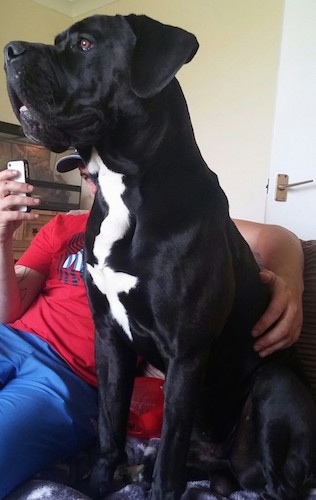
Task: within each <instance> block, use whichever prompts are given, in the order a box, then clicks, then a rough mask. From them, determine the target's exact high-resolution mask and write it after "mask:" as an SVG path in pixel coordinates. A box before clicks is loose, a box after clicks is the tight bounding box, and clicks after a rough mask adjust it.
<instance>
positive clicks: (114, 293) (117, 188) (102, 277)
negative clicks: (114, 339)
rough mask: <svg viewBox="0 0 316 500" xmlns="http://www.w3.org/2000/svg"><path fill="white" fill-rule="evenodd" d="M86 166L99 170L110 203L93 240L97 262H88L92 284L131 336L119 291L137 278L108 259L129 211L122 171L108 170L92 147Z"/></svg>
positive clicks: (131, 286) (118, 238)
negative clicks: (120, 172) (124, 200)
mask: <svg viewBox="0 0 316 500" xmlns="http://www.w3.org/2000/svg"><path fill="white" fill-rule="evenodd" d="M88 169H89V171H90V172H91V173H92V172H93V173H96V172H99V175H98V177H99V184H100V189H101V193H102V195H103V198H104V200H105V201H106V203H107V204H108V206H109V213H108V216H107V217H106V218H105V219H104V220H103V221H102V224H101V227H100V233H99V234H98V235H97V236H96V238H95V240H94V246H93V254H94V256H95V258H96V260H97V263H96V264H94V265H93V266H91V265H90V264H88V265H87V269H88V271H89V273H90V275H91V277H92V279H93V282H94V283H95V285H96V286H97V287H98V289H99V290H100V292H101V293H103V294H104V295H105V296H106V297H107V299H108V302H109V305H110V310H111V314H112V316H113V318H114V319H115V320H116V321H117V322H118V324H119V325H120V326H121V327H122V328H123V330H124V332H125V333H126V335H127V336H128V337H129V338H130V340H132V334H131V330H130V326H129V321H128V316H127V312H126V309H125V307H124V306H123V304H122V303H121V301H120V299H119V294H120V293H122V292H125V293H128V292H129V291H130V290H131V289H132V288H134V287H135V286H136V285H137V281H138V280H137V278H136V276H132V275H131V274H128V273H124V272H116V271H114V270H113V269H111V268H110V266H109V265H108V263H107V259H108V257H109V255H110V254H111V249H112V246H113V244H114V243H115V242H116V241H119V240H120V239H122V238H123V236H124V235H125V234H126V232H127V230H128V227H129V211H128V209H127V207H126V205H125V204H124V202H123V200H122V194H123V193H124V191H125V185H124V182H123V175H122V174H118V173H115V172H112V171H111V170H109V169H108V168H107V167H106V165H105V164H104V163H103V161H102V160H101V158H100V156H99V155H98V154H97V153H96V152H95V151H94V152H93V153H92V156H91V160H90V162H89V164H88Z"/></svg>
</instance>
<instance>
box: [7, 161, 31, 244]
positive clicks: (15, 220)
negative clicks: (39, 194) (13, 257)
mask: <svg viewBox="0 0 316 500" xmlns="http://www.w3.org/2000/svg"><path fill="white" fill-rule="evenodd" d="M17 176H18V172H17V171H16V170H9V169H6V170H2V171H1V172H0V243H3V242H4V241H7V240H8V239H11V238H12V236H13V233H14V231H15V230H16V229H17V228H18V227H19V225H20V224H21V223H22V222H23V221H24V220H35V219H36V218H38V214H34V213H27V212H22V211H19V210H17V208H16V207H18V206H21V205H27V206H29V207H36V206H38V204H39V199H38V198H34V197H32V196H23V193H25V194H30V193H32V191H33V186H31V184H27V183H24V182H17V181H15V180H14V179H15V177H17ZM12 192H14V193H15V194H12Z"/></svg>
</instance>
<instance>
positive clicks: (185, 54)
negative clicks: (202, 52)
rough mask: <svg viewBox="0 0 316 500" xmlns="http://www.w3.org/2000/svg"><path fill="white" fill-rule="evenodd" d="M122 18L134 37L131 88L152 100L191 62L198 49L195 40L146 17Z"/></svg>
mask: <svg viewBox="0 0 316 500" xmlns="http://www.w3.org/2000/svg"><path fill="white" fill-rule="evenodd" d="M125 19H126V20H127V22H128V23H129V25H130V27H131V28H132V30H133V32H134V34H135V36H136V43H135V47H134V51H133V58H132V65H131V69H130V84H131V88H132V90H133V92H135V94H136V95H137V96H139V97H143V98H148V97H152V96H154V95H156V94H158V93H159V92H160V91H161V90H162V89H163V88H164V87H165V86H166V85H167V84H168V83H169V82H170V81H171V80H172V78H173V77H174V76H175V74H176V73H177V71H178V70H179V69H180V68H181V66H182V65H183V64H185V63H188V62H190V61H191V59H192V58H193V57H194V55H195V54H196V52H197V50H198V48H199V44H198V41H197V39H196V38H195V36H194V35H192V34H191V33H189V32H187V31H185V30H183V29H181V28H176V27H173V26H168V25H165V24H161V23H160V22H158V21H155V20H154V19H151V18H149V17H147V16H136V15H134V14H131V15H129V16H126V17H125Z"/></svg>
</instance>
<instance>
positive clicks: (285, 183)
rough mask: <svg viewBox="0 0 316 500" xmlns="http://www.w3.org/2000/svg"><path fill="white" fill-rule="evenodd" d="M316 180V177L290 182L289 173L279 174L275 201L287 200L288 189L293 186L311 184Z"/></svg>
mask: <svg viewBox="0 0 316 500" xmlns="http://www.w3.org/2000/svg"><path fill="white" fill-rule="evenodd" d="M310 182H314V179H308V180H306V181H300V182H292V183H291V184H289V176H288V175H287V174H278V177H277V185H276V192H275V198H274V199H275V201H286V199H287V190H288V189H289V188H292V187H296V186H302V185H303V184H309V183H310Z"/></svg>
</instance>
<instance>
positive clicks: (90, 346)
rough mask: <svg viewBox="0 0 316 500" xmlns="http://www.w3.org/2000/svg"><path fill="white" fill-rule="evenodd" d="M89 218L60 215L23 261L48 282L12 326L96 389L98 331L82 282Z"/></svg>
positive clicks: (38, 235) (83, 215)
mask: <svg viewBox="0 0 316 500" xmlns="http://www.w3.org/2000/svg"><path fill="white" fill-rule="evenodd" d="M87 218H88V214H80V215H57V216H56V217H54V218H53V219H52V220H51V221H50V222H49V223H48V224H46V225H45V226H44V227H43V228H42V229H41V230H40V231H39V232H38V234H37V235H36V237H35V238H34V240H33V241H32V243H31V245H30V247H29V248H28V249H27V250H26V252H25V253H24V255H23V256H22V257H21V258H20V259H19V260H18V262H17V264H21V265H23V266H27V267H30V268H32V269H35V270H36V271H38V272H40V273H42V274H44V275H45V276H46V277H47V279H46V283H45V285H44V288H43V293H41V294H40V295H39V296H38V298H37V299H36V300H35V301H34V302H33V304H31V306H30V307H29V309H28V310H27V311H26V312H25V313H24V314H23V315H22V316H21V318H20V319H19V320H17V321H15V322H14V323H12V326H13V327H15V328H18V329H21V330H25V331H28V332H31V333H35V334H37V335H38V336H39V337H41V338H42V339H44V340H46V341H47V342H49V343H50V345H52V347H53V348H54V349H55V350H56V351H57V352H58V353H59V355H60V356H61V357H62V358H63V359H64V360H65V361H66V362H67V363H68V364H69V365H70V366H71V368H72V369H73V370H74V372H75V373H77V374H78V375H79V376H80V377H81V378H82V379H83V380H85V381H86V382H88V383H89V384H91V385H96V373H95V358H94V325H93V321H92V316H91V312H90V307H89V304H88V298H87V295H86V289H85V285H84V282H83V278H82V256H83V250H82V249H83V244H84V231H85V228H86V223H87Z"/></svg>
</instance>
